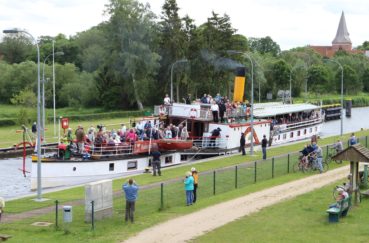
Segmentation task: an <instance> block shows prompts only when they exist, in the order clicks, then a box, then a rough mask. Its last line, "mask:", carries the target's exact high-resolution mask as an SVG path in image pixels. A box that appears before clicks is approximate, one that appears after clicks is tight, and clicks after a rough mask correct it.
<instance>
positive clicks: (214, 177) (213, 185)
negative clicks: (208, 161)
mask: <svg viewBox="0 0 369 243" xmlns="http://www.w3.org/2000/svg"><path fill="white" fill-rule="evenodd" d="M215 173H216V172H215V170H214V171H213V195H215Z"/></svg>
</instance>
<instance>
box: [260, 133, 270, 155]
mask: <svg viewBox="0 0 369 243" xmlns="http://www.w3.org/2000/svg"><path fill="white" fill-rule="evenodd" d="M267 144H268V140H267V139H266V136H265V135H264V136H263V140H261V150H262V151H263V160H266V158H267Z"/></svg>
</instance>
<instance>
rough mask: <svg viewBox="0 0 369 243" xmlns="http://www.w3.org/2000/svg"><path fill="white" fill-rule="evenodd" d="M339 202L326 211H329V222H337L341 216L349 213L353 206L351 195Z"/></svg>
mask: <svg viewBox="0 0 369 243" xmlns="http://www.w3.org/2000/svg"><path fill="white" fill-rule="evenodd" d="M337 203H338V207H332V208H329V209H328V210H327V211H326V212H327V213H328V222H329V223H337V222H338V221H339V218H340V217H345V216H346V215H347V213H348V211H349V209H350V207H351V196H349V197H347V198H345V199H343V200H341V201H340V202H337Z"/></svg>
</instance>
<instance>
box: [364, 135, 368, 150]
mask: <svg viewBox="0 0 369 243" xmlns="http://www.w3.org/2000/svg"><path fill="white" fill-rule="evenodd" d="M365 147H366V148H368V136H365Z"/></svg>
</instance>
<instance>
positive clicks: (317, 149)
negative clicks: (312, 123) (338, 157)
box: [314, 144, 323, 173]
mask: <svg viewBox="0 0 369 243" xmlns="http://www.w3.org/2000/svg"><path fill="white" fill-rule="evenodd" d="M315 146H316V147H315V150H314V154H315V155H316V159H315V160H314V166H316V167H318V169H319V172H320V173H323V151H322V148H321V147H320V146H319V145H317V144H315Z"/></svg>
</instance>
